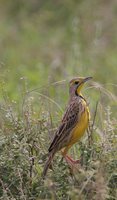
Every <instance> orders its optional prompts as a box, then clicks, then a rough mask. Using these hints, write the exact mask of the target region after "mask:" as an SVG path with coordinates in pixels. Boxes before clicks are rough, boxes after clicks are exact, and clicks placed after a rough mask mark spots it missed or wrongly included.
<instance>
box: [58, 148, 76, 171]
mask: <svg viewBox="0 0 117 200" xmlns="http://www.w3.org/2000/svg"><path fill="white" fill-rule="evenodd" d="M67 151H68V147H66V148H65V149H64V150H62V151H61V153H62V156H63V157H64V158H65V160H66V162H67V163H68V165H69V167H70V168H71V169H74V168H77V164H79V163H80V160H74V159H73V158H71V157H70V156H68V155H67Z"/></svg>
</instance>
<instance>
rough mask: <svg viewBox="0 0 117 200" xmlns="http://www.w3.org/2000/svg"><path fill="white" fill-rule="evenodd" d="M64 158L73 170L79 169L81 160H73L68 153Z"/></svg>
mask: <svg viewBox="0 0 117 200" xmlns="http://www.w3.org/2000/svg"><path fill="white" fill-rule="evenodd" d="M64 158H65V160H66V162H67V163H68V165H69V167H70V169H71V170H72V171H74V170H75V171H76V170H77V169H78V164H80V160H73V159H72V158H71V157H70V156H68V155H66V156H65V157H64Z"/></svg>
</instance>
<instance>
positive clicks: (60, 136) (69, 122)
mask: <svg viewBox="0 0 117 200" xmlns="http://www.w3.org/2000/svg"><path fill="white" fill-rule="evenodd" d="M81 110H82V103H81V100H80V99H79V101H78V99H74V101H72V102H71V103H70V105H69V106H68V108H67V110H66V112H65V115H64V116H63V119H62V122H61V124H60V126H59V128H58V130H57V132H56V134H55V137H54V139H53V141H52V143H51V145H50V147H49V149H48V151H49V152H50V151H52V150H53V149H55V151H58V150H60V149H61V148H63V147H64V146H65V144H64V143H65V141H66V139H67V138H69V136H70V133H71V130H72V129H73V128H74V127H75V125H76V124H77V122H78V119H79V117H80V116H79V114H80V113H81ZM66 137H67V138H66Z"/></svg>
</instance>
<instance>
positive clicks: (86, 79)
mask: <svg viewBox="0 0 117 200" xmlns="http://www.w3.org/2000/svg"><path fill="white" fill-rule="evenodd" d="M92 78H93V77H87V78H84V79H83V81H82V83H85V82H87V81H89V80H90V79H92Z"/></svg>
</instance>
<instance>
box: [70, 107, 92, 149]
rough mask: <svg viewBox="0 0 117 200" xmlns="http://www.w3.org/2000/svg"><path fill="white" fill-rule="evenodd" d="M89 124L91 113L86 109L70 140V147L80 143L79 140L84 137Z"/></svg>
mask: <svg viewBox="0 0 117 200" xmlns="http://www.w3.org/2000/svg"><path fill="white" fill-rule="evenodd" d="M88 122H89V111H88V110H87V109H86V111H85V112H84V113H83V114H82V116H81V118H80V121H79V122H78V124H77V125H76V127H75V128H74V129H73V131H72V137H71V139H70V142H69V146H71V145H73V144H74V143H76V142H78V140H79V139H80V138H81V137H82V136H83V134H84V132H85V130H86V129H87V128H88Z"/></svg>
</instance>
